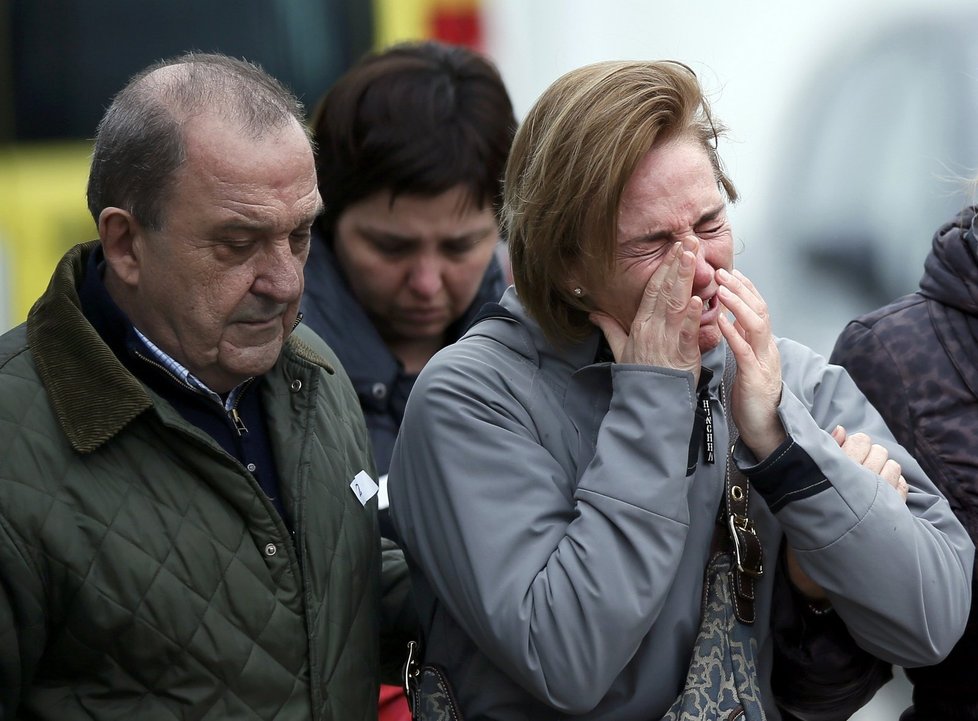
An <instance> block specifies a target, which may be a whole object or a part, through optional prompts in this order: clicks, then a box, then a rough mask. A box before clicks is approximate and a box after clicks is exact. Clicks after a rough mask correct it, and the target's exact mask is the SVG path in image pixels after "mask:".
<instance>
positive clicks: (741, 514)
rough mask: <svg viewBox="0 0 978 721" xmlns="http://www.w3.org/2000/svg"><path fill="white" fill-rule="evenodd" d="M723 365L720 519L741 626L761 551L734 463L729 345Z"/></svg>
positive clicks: (749, 614)
mask: <svg viewBox="0 0 978 721" xmlns="http://www.w3.org/2000/svg"><path fill="white" fill-rule="evenodd" d="M726 348H727V357H726V361H725V363H724V365H723V381H722V382H721V384H720V400H721V402H722V403H723V413H724V415H725V416H726V418H727V429H728V432H729V445H728V447H727V468H726V482H725V484H724V494H723V496H724V513H723V520H724V525H725V526H726V532H727V533H729V536H730V542H731V544H732V545H733V557H734V558H733V560H734V563H733V564H732V567H731V570H730V574H731V586H732V588H733V601H734V614H735V615H736V616H737V620H738V621H740V622H741V623H745V624H752V623H754V619H755V618H756V614H755V608H754V599H755V596H754V591H755V589H756V586H757V579H759V578H760V577H761V576H762V575H763V574H764V564H763V560H764V551H763V548H762V547H761V540H760V539H759V538H758V536H757V531H756V529H755V528H754V522H753V521H751V518H750V515H749V513H748V502H749V501H750V482H749V481H748V480H747V478H746V476H744V474H743V473H741V472H740V469H739V468H737V464H736V463H735V462H734V458H733V454H734V447H735V446H736V445H737V439H738V438H739V437H740V431H739V430H738V429H737V424H736V423H734V420H733V415H732V414H731V413H730V402H729V395H730V389H731V388H732V387H733V382H734V377H735V375H736V372H737V360H736V359H735V358H734V355H733V352H732V351H731V350H730V346H729V345H728V346H726Z"/></svg>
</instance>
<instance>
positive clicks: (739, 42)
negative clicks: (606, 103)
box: [483, 0, 978, 353]
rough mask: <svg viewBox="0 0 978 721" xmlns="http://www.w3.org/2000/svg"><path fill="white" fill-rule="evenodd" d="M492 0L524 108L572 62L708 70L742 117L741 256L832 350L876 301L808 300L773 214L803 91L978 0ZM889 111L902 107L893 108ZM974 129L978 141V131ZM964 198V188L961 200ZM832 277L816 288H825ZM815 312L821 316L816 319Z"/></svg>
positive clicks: (735, 137) (491, 23)
mask: <svg viewBox="0 0 978 721" xmlns="http://www.w3.org/2000/svg"><path fill="white" fill-rule="evenodd" d="M483 5H484V7H485V9H486V11H487V18H486V25H487V28H486V31H487V49H488V51H489V53H490V54H491V55H492V56H493V57H494V59H495V60H496V62H497V63H498V65H499V67H500V70H501V72H502V74H503V76H504V78H505V80H506V83H507V85H508V86H509V88H510V90H511V93H512V95H513V98H514V101H515V104H516V110H517V115H518V117H522V116H523V115H524V114H525V113H526V111H527V110H528V109H529V107H530V106H531V105H532V103H533V101H534V100H535V99H536V97H537V96H538V95H539V94H540V93H541V92H542V91H543V90H544V89H545V88H546V87H547V86H548V85H549V84H550V83H551V82H552V81H553V80H555V79H556V78H557V77H558V76H559V75H560V74H562V73H563V72H565V71H567V70H570V69H572V68H574V67H577V66H580V65H584V64H586V63H589V62H593V61H598V60H608V59H620V58H636V59H639V58H641V59H666V58H668V59H675V60H681V61H683V62H685V63H686V64H687V65H690V66H691V67H692V68H693V69H694V70H695V71H696V73H697V74H698V75H699V77H700V78H701V80H702V82H703V83H704V85H705V86H706V87H707V88H708V89H709V91H710V93H711V98H712V101H713V110H714V112H715V114H716V115H717V116H718V117H719V118H721V119H722V120H723V122H724V123H725V124H726V125H727V126H728V128H729V129H730V134H729V137H728V138H727V139H726V140H722V141H721V145H720V151H721V156H722V157H723V159H724V162H725V165H726V168H727V170H728V171H729V172H730V174H731V177H732V178H733V179H734V181H735V183H736V185H737V188H738V190H739V191H740V194H741V201H740V202H739V203H738V204H737V205H736V206H735V207H734V209H733V211H732V214H731V215H732V218H733V221H734V231H735V234H736V235H737V237H738V240H739V241H740V242H741V243H742V244H743V247H744V251H743V253H742V254H741V255H740V256H739V257H738V260H737V263H738V265H739V266H740V267H741V268H742V269H743V270H744V271H745V272H747V273H748V274H749V275H751V276H752V277H753V279H754V280H755V283H756V284H757V285H758V286H759V288H760V289H761V291H762V292H764V293H765V296H766V297H767V299H768V301H769V303H770V304H771V305H772V307H773V308H774V319H775V323H776V326H775V330H776V332H778V333H779V334H780V335H786V336H789V337H794V338H796V339H798V340H802V341H803V342H806V343H808V344H809V345H811V346H812V347H814V348H815V349H816V350H819V351H820V352H823V353H828V352H829V351H830V350H831V344H832V342H833V341H834V339H835V336H836V335H837V334H838V332H839V331H840V330H841V329H842V325H843V324H844V323H845V322H846V321H847V320H848V319H850V318H851V317H853V316H854V315H856V313H857V312H862V311H864V310H868V309H869V308H867V307H858V306H853V307H850V306H848V305H846V303H847V302H849V301H847V300H846V297H845V294H839V293H835V294H832V293H826V294H825V297H823V298H806V299H804V303H801V302H799V299H798V298H796V297H795V298H792V297H791V296H790V294H791V293H792V291H793V290H796V289H797V282H796V280H795V279H794V278H793V276H792V273H791V272H786V270H785V266H786V265H791V266H792V269H793V272H796V273H804V272H805V270H804V269H803V268H802V269H800V268H794V265H797V263H798V260H797V259H796V258H794V257H788V256H785V255H784V253H783V249H782V248H781V246H780V242H781V238H780V237H779V234H780V233H782V229H780V228H778V227H772V225H771V218H772V217H774V216H777V215H778V209H776V208H772V207H771V205H770V203H772V202H775V201H774V197H775V194H774V193H773V192H772V190H773V189H774V187H775V185H776V184H778V183H783V180H782V179H781V178H778V177H776V175H775V174H776V172H777V171H778V169H779V160H781V158H782V156H783V155H784V153H785V150H786V148H788V147H794V146H797V144H799V143H804V142H805V139H804V138H799V137H797V136H796V135H792V132H791V131H792V129H797V120H798V117H799V111H800V110H801V111H802V112H803V111H804V109H805V101H806V97H805V96H804V95H803V92H804V91H805V89H807V88H808V87H809V86H810V84H811V81H812V80H813V78H815V77H816V75H817V73H818V72H819V69H820V68H824V67H825V66H826V65H828V64H830V63H838V62H839V61H840V58H845V57H846V55H847V54H849V53H851V52H855V48H857V47H859V46H860V45H862V44H864V43H865V42H867V41H869V40H871V39H872V38H873V37H875V36H876V35H878V34H879V33H882V32H885V31H886V29H887V28H888V27H891V26H896V25H899V24H900V23H901V22H903V23H905V22H907V21H908V20H909V21H910V22H914V23H916V22H918V21H920V20H923V19H927V20H933V19H935V18H938V19H939V18H942V17H951V18H952V19H953V18H957V17H959V16H961V15H962V14H964V15H968V14H969V13H968V12H966V11H970V16H971V17H975V16H974V14H973V13H974V9H975V7H976V6H975V4H974V3H973V2H972V1H971V0H862V1H861V2H859V3H853V2H850V1H849V0H819V2H805V3H795V2H788V3H774V2H770V1H769V0H744V1H742V2H738V3H732V2H721V1H720V0H698V1H697V2H684V3H680V2H671V3H665V2H654V1H650V0H645V1H644V2H643V1H641V0H483ZM971 44H972V45H974V43H971ZM972 57H974V58H975V60H976V65H975V66H974V67H968V68H963V69H962V77H959V78H954V79H953V80H951V79H949V81H950V82H955V83H961V82H962V78H963V79H964V80H965V81H968V80H970V81H974V85H975V88H976V90H975V91H974V93H975V96H976V97H978V80H976V78H978V55H974V56H972ZM908 92H913V89H908ZM817 110H818V109H817V108H811V111H812V112H817ZM937 112H940V111H939V109H938V110H937ZM880 122H883V123H887V122H893V119H892V118H887V117H886V116H885V114H884V115H883V116H882V117H881V119H880ZM972 125H974V123H972ZM974 136H975V139H976V143H978V133H975V134H974ZM975 153H978V151H975ZM935 162H943V163H946V162H947V159H946V158H941V159H935ZM971 162H972V161H971V160H969V161H968V162H967V163H965V164H964V165H965V166H967V167H957V168H953V170H954V171H955V172H953V173H951V174H952V175H953V174H961V175H964V174H967V173H970V172H973V171H974V170H978V155H976V157H975V158H974V165H975V167H971ZM799 172H804V170H803V169H801V170H800V171H799ZM937 186H938V180H937V179H936V178H935V180H934V186H933V187H934V188H935V191H934V192H935V193H936V192H940V193H945V194H946V192H953V191H946V190H945V189H944V188H941V189H937ZM782 192H783V189H782ZM805 201H806V199H805V198H798V199H797V202H800V203H803V202H805ZM957 203H958V200H954V201H953V203H951V207H957ZM881 212H882V211H881ZM942 213H943V211H942ZM939 216H940V217H939ZM944 219H945V218H944V217H943V216H942V215H940V214H937V215H935V212H934V211H930V213H929V214H926V215H925V217H922V219H921V221H920V224H919V227H916V228H914V229H913V232H914V233H916V234H917V235H918V236H922V237H921V239H920V241H919V243H918V245H917V250H915V251H914V252H913V253H911V257H910V259H909V261H908V262H910V263H911V264H912V263H922V260H923V254H924V252H925V250H926V247H925V246H926V245H927V242H926V241H928V240H929V237H930V235H929V234H930V232H931V231H932V230H933V229H934V228H936V224H937V223H938V222H942V221H943V220H944ZM924 228H926V229H927V230H926V237H923V236H924V234H925V231H924V230H923V229H924ZM906 233H908V234H909V233H910V231H909V230H906ZM920 248H924V250H920ZM911 276H912V278H913V283H912V284H911V287H905V286H906V285H907V283H906V282H904V283H903V285H901V286H900V291H899V292H898V293H894V294H893V295H899V294H901V293H903V292H910V291H912V290H913V289H914V286H915V282H916V279H917V278H919V273H917V272H916V271H913V272H912V273H911ZM820 287H821V286H816V287H814V288H811V289H808V292H812V293H816V294H818V292H819V288H820ZM782 296H784V299H783V300H784V302H780V301H781V300H782ZM890 297H893V296H890ZM887 299H889V298H887ZM864 303H865V301H864ZM813 308H814V309H815V310H812V309H813ZM809 313H812V314H814V315H816V316H818V318H817V319H816V320H818V321H819V322H817V323H812V319H811V318H809V317H808V314H809ZM816 331H818V332H816Z"/></svg>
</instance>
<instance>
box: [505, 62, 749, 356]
mask: <svg viewBox="0 0 978 721" xmlns="http://www.w3.org/2000/svg"><path fill="white" fill-rule="evenodd" d="M723 130H724V128H723V127H721V126H719V125H717V123H716V122H715V121H714V120H713V119H712V117H711V115H710V109H709V104H708V102H707V100H706V98H705V97H704V95H703V91H702V89H701V88H700V84H699V82H698V81H697V79H696V75H695V74H694V73H693V71H692V70H690V69H689V68H688V67H686V66H685V65H683V64H681V63H677V62H673V61H658V62H648V61H644V62H643V61H638V62H632V61H620V62H603V63H596V64H593V65H587V66H585V67H583V68H578V69H577V70H572V71H571V72H569V73H567V74H566V75H564V76H562V77H560V78H559V79H558V80H557V81H556V82H554V83H553V85H551V86H550V87H549V88H547V90H546V91H544V93H543V95H541V96H540V99H539V100H537V102H536V104H535V105H534V106H533V108H532V109H531V110H530V112H529V114H528V115H527V116H526V119H525V120H524V121H523V123H522V125H521V126H520V128H519V129H518V131H517V133H516V138H515V140H514V142H513V148H512V150H511V151H510V156H509V161H508V163H507V165H506V175H505V183H504V196H503V209H502V224H503V227H504V229H505V232H506V237H507V240H508V243H509V250H510V258H511V262H512V267H513V277H514V280H515V283H516V290H517V293H518V294H519V296H520V300H521V302H522V303H523V305H524V307H525V308H526V309H527V312H528V313H529V314H530V315H531V316H532V317H533V318H534V319H536V321H537V322H538V323H539V324H540V326H541V327H542V329H543V331H544V333H545V334H546V336H547V337H548V338H549V339H550V340H551V341H553V342H558V343H560V342H573V341H577V340H580V339H582V338H584V337H585V336H587V335H588V333H590V332H591V331H592V330H593V326H592V325H591V323H590V321H588V318H587V314H588V309H587V306H586V304H585V302H584V301H582V300H580V299H578V298H575V297H574V295H573V294H572V292H571V289H570V288H569V287H568V285H569V279H570V278H571V277H572V276H573V274H575V273H579V272H580V269H581V268H586V269H588V273H589V274H590V275H589V277H592V278H593V277H597V278H599V279H601V278H607V276H608V275H609V274H610V273H611V271H612V270H613V268H614V257H615V253H614V249H615V246H616V243H617V239H616V228H617V222H616V221H617V214H618V207H619V204H620V201H621V195H622V192H623V191H624V188H625V185H626V183H627V182H628V179H629V178H630V177H631V176H632V173H633V172H634V171H635V168H636V167H637V165H638V163H639V161H640V160H641V159H642V158H643V157H644V156H645V154H646V153H647V152H648V151H649V150H651V149H652V147H653V146H655V145H661V144H664V143H667V142H669V141H671V140H674V139H676V138H678V137H683V136H685V137H690V138H692V139H694V140H695V141H697V142H699V143H701V144H702V146H703V148H704V149H705V150H706V152H707V155H708V156H709V159H710V162H711V164H712V165H713V168H714V171H715V173H716V178H717V184H718V185H719V186H720V187H721V189H722V190H723V192H724V193H725V194H726V196H727V198H728V199H729V200H731V201H733V200H736V199H737V191H736V189H735V188H734V186H733V183H732V182H731V181H730V179H729V178H728V177H727V176H726V174H725V173H724V171H723V169H722V166H721V163H720V158H719V156H718V155H717V152H716V141H717V138H718V136H719V135H720V134H722V132H723Z"/></svg>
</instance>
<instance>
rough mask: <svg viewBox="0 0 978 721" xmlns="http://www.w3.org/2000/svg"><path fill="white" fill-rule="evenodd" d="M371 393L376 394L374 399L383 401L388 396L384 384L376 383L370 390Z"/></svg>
mask: <svg viewBox="0 0 978 721" xmlns="http://www.w3.org/2000/svg"><path fill="white" fill-rule="evenodd" d="M370 392H371V393H373V394H374V398H376V399H377V400H381V399H382V398H384V397H385V396H386V395H387V386H385V385H384V384H383V383H374V386H373V388H371V389H370Z"/></svg>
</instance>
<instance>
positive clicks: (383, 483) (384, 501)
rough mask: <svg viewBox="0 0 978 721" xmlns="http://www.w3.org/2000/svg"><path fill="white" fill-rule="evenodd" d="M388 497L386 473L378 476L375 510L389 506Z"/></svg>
mask: <svg viewBox="0 0 978 721" xmlns="http://www.w3.org/2000/svg"><path fill="white" fill-rule="evenodd" d="M390 504H391V501H390V498H388V497H387V474H386V473H385V474H384V475H382V476H381V477H380V495H378V496H377V510H378V511H383V510H384V509H385V508H387V507H388V506H390Z"/></svg>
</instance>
